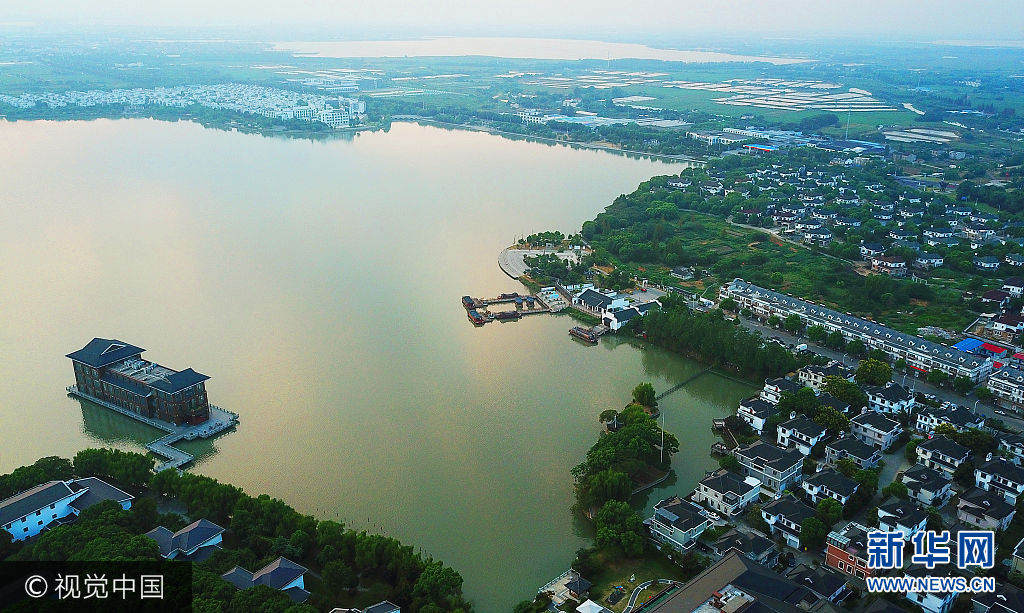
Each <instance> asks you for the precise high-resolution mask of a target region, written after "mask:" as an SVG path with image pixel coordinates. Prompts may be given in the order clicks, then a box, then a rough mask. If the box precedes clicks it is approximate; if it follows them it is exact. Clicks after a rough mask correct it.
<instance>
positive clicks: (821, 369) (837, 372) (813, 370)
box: [796, 360, 854, 393]
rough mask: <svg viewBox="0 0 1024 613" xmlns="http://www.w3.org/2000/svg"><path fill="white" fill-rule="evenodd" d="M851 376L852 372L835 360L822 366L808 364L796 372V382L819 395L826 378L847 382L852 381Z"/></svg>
mask: <svg viewBox="0 0 1024 613" xmlns="http://www.w3.org/2000/svg"><path fill="white" fill-rule="evenodd" d="M853 375H854V372H853V370H851V369H849V368H847V367H846V366H845V365H844V364H843V363H842V362H839V361H837V360H832V361H831V362H829V363H828V364H825V365H824V366H820V365H817V364H808V365H807V366H804V367H802V368H800V369H799V370H797V371H796V378H797V381H799V382H800V383H801V384H803V385H804V386H805V387H809V388H811V389H812V390H814V391H815V392H816V393H820V392H821V391H822V389H823V388H824V386H825V378H826V377H839V378H841V379H846V380H847V381H853Z"/></svg>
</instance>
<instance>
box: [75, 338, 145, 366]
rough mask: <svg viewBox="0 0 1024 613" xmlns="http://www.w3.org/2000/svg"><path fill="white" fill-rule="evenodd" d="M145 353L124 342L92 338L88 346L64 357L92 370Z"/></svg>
mask: <svg viewBox="0 0 1024 613" xmlns="http://www.w3.org/2000/svg"><path fill="white" fill-rule="evenodd" d="M143 351H145V349H142V348H141V347H136V346H135V345H129V344H128V343H126V342H124V341H119V340H116V339H108V338H94V339H92V340H91V341H89V344H88V345H86V346H85V347H82V348H81V349H79V350H78V351H75V352H72V353H69V354H67V356H66V357H69V358H71V359H72V360H75V361H76V362H82V363H83V364H88V365H89V366H92V367H94V368H100V367H102V366H106V365H107V364H113V363H114V362H120V361H121V360H126V359H128V358H130V357H133V356H136V355H139V354H140V353H142V352H143Z"/></svg>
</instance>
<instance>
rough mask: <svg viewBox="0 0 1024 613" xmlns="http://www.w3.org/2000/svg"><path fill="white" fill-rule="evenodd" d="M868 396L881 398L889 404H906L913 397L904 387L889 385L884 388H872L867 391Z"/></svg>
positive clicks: (895, 384) (894, 384)
mask: <svg viewBox="0 0 1024 613" xmlns="http://www.w3.org/2000/svg"><path fill="white" fill-rule="evenodd" d="M866 392H867V394H868V396H880V397H882V398H884V399H886V400H888V401H889V402H905V401H907V400H910V398H911V395H910V392H908V391H907V390H906V389H905V388H904V387H903V386H902V385H899V384H897V383H889V384H888V385H885V386H884V387H878V386H871V387H868V388H867V390H866Z"/></svg>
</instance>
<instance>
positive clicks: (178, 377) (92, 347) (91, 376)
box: [67, 338, 210, 426]
mask: <svg viewBox="0 0 1024 613" xmlns="http://www.w3.org/2000/svg"><path fill="white" fill-rule="evenodd" d="M143 351H145V350H144V349H142V348H140V347H136V346H134V345H129V344H128V343H125V342H123V341H119V340H115V339H105V338H94V339H92V341H90V342H89V344H88V345H86V346H85V347H83V348H82V349H79V350H78V351H75V352H73V353H69V354H68V355H67V357H69V358H71V361H72V362H73V363H74V367H75V383H76V386H77V389H78V391H79V392H80V393H82V394H84V395H86V396H92V397H94V398H98V399H100V400H103V401H106V402H108V403H111V404H114V405H116V406H118V407H120V408H121V409H124V410H127V411H130V412H132V413H136V414H138V415H141V416H143V417H148V418H150V419H158V420H161V421H165V422H170V423H172V424H175V425H178V426H182V425H193V426H194V425H196V424H201V423H203V422H205V421H207V420H208V419H209V418H210V403H209V400H208V399H207V397H206V383H205V382H206V380H207V379H209V377H207V376H206V375H204V374H202V373H198V372H196V371H194V370H192V369H191V368H186V369H185V370H181V371H177V370H173V369H170V368H167V367H166V366H161V365H160V364H155V363H153V362H149V361H147V360H144V359H142V352H143Z"/></svg>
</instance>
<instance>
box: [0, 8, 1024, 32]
mask: <svg viewBox="0 0 1024 613" xmlns="http://www.w3.org/2000/svg"><path fill="white" fill-rule="evenodd" d="M12 24H31V25H35V26H41V27H46V26H50V25H63V26H69V25H70V26H87V25H117V26H128V25H130V26H150V27H151V26H170V27H183V26H184V27H196V28H204V27H241V28H245V27H253V26H259V27H261V29H266V28H268V27H270V28H277V29H280V30H288V29H290V28H295V27H297V26H316V27H317V28H318V29H320V30H325V31H328V32H330V33H331V34H332V36H338V37H349V36H359V35H360V34H359V33H361V32H362V33H365V32H374V33H381V34H384V35H387V34H388V33H389V32H390V33H393V35H394V34H399V33H404V32H418V33H421V34H448V33H451V34H474V33H475V34H481V35H497V34H516V35H523V34H530V33H538V34H544V35H545V36H553V35H554V36H559V35H560V37H566V38H586V37H588V35H589V37H594V38H598V37H600V38H602V39H611V38H636V35H637V34H644V33H649V34H653V35H664V34H673V33H678V34H687V35H693V36H700V37H702V38H704V37H707V36H708V35H712V36H713V35H716V34H722V35H752V34H753V35H762V36H764V35H787V34H788V35H800V36H811V37H819V36H828V35H837V34H841V35H852V36H879V37H887V38H899V39H914V40H931V39H944V40H950V39H956V40H963V39H970V40H1019V39H1020V37H1021V35H1020V33H1021V32H1022V31H1024V0H996V1H994V0H967V1H964V0H913V1H911V0H842V1H838V0H828V1H825V0H587V1H582V0H514V1H505V0H499V1H492V0H478V1H476V2H467V1H464V0H461V1H451V0H433V1H420V2H416V1H414V0H361V1H352V0H348V1H341V0H287V1H284V2H282V1H281V0H269V1H268V0H172V1H166V0H165V1H160V0H31V1H26V0H0V25H12ZM299 31H303V30H299ZM304 31H306V32H308V31H310V30H309V29H308V28H307V29H305V30H304ZM317 31H318V30H317Z"/></svg>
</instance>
